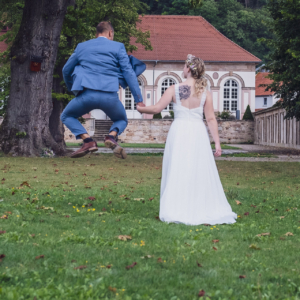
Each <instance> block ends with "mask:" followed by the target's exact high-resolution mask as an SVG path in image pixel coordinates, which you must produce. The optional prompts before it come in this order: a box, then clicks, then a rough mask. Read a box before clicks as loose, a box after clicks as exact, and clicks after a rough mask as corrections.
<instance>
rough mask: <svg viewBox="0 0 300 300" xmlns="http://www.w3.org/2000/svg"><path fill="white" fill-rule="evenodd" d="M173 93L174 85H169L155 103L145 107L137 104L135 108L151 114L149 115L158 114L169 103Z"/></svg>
mask: <svg viewBox="0 0 300 300" xmlns="http://www.w3.org/2000/svg"><path fill="white" fill-rule="evenodd" d="M174 94H175V89H174V86H170V87H169V88H168V89H167V90H166V91H165V92H164V94H163V95H162V97H161V98H160V100H159V101H158V102H157V103H156V104H155V105H150V106H145V107H143V106H140V105H137V107H136V109H137V110H138V111H139V112H140V113H143V114H151V115H154V114H158V113H160V112H161V111H162V110H163V109H165V108H166V107H167V106H168V105H169V104H170V102H171V101H172V99H173V95H174Z"/></svg>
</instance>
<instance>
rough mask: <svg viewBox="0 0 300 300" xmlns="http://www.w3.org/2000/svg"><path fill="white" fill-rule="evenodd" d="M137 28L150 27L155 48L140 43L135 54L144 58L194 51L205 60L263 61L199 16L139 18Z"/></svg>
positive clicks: (173, 57) (182, 57) (181, 57)
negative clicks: (148, 48)
mask: <svg viewBox="0 0 300 300" xmlns="http://www.w3.org/2000/svg"><path fill="white" fill-rule="evenodd" d="M140 19H141V23H139V24H138V27H139V28H141V29H142V30H143V31H146V30H149V31H150V34H151V37H150V41H151V45H152V47H153V51H146V50H144V47H143V46H141V45H140V44H137V46H138V48H139V49H138V50H137V51H133V53H132V54H133V55H134V56H136V57H137V58H138V59H141V60H181V61H184V60H185V59H186V57H187V54H193V55H195V56H198V57H200V58H202V59H203V60H204V61H218V62H257V63H259V62H260V59H259V58H257V57H256V56H254V55H252V54H251V53H249V52H248V51H246V50H245V49H243V48H241V47H240V46H238V45H237V44H235V43H234V42H232V41H231V40H229V39H228V38H227V37H225V36H224V35H223V34H221V33H220V32H219V31H218V30H217V29H216V28H215V27H213V26H212V25H211V24H210V23H208V22H207V21H206V20H205V19H204V18H203V17H199V16H156V15H147V16H143V17H140Z"/></svg>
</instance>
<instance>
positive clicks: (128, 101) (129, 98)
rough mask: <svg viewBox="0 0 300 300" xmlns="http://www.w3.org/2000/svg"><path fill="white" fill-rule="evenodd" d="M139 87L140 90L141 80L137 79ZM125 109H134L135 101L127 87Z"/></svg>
mask: <svg viewBox="0 0 300 300" xmlns="http://www.w3.org/2000/svg"><path fill="white" fill-rule="evenodd" d="M138 83H139V86H140V89H141V90H142V82H141V80H139V79H138ZM125 109H126V110H136V102H134V98H133V96H132V94H131V91H130V89H129V87H127V88H126V89H125Z"/></svg>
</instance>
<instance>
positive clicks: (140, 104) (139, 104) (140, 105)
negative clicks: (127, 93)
mask: <svg viewBox="0 0 300 300" xmlns="http://www.w3.org/2000/svg"><path fill="white" fill-rule="evenodd" d="M141 107H146V105H145V104H144V103H143V102H139V103H138V104H137V105H136V109H137V111H138V112H140V113H142V112H141V111H140V108H141Z"/></svg>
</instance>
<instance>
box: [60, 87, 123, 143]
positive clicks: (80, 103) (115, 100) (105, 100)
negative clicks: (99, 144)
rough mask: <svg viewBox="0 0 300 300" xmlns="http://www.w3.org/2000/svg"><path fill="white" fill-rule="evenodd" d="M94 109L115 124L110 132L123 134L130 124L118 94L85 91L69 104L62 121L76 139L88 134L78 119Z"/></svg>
mask: <svg viewBox="0 0 300 300" xmlns="http://www.w3.org/2000/svg"><path fill="white" fill-rule="evenodd" d="M93 109H101V110H102V111H103V112H105V113H106V114H107V116H108V117H109V118H110V119H111V120H112V121H113V122H114V123H113V125H112V126H111V128H110V131H116V132H117V133H118V134H121V133H122V132H123V131H124V130H125V128H126V126H127V124H128V120H127V115H126V111H125V108H124V106H123V104H122V103H121V101H120V100H119V97H118V93H117V92H103V91H96V90H90V89H85V90H84V91H83V92H82V93H81V94H80V95H79V96H77V97H76V98H74V99H72V100H71V101H70V102H69V104H68V105H67V106H66V108H65V109H64V111H63V112H62V114H61V117H60V119H61V121H62V122H63V123H64V124H65V125H66V126H67V127H68V128H69V129H70V130H71V132H72V133H73V134H74V135H75V136H76V139H80V138H81V137H80V135H81V134H84V133H87V131H86V130H85V128H84V127H83V126H82V124H81V123H80V122H79V121H78V118H79V117H81V116H82V115H84V114H87V113H89V112H90V111H91V110H93Z"/></svg>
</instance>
